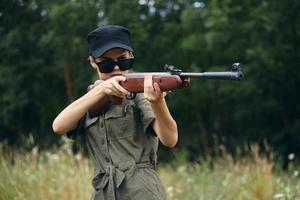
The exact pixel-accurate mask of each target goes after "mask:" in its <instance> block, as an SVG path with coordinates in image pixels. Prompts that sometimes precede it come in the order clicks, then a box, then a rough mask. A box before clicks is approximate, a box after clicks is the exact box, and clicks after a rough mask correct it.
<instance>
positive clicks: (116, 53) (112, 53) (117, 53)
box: [90, 48, 133, 80]
mask: <svg viewBox="0 0 300 200" xmlns="http://www.w3.org/2000/svg"><path fill="white" fill-rule="evenodd" d="M128 58H133V56H132V54H131V53H130V52H129V51H127V50H125V49H121V48H113V49H111V50H109V51H107V52H105V53H104V54H103V55H102V56H101V57H98V58H92V57H90V63H91V65H92V67H93V68H95V69H96V70H97V73H98V76H99V78H100V79H102V80H107V79H109V78H111V77H113V76H119V75H125V74H127V73H128V70H124V71H122V70H121V69H120V67H119V66H118V65H117V64H116V65H115V66H114V67H113V71H112V72H108V73H104V72H101V71H103V70H99V68H101V67H103V66H104V65H101V62H102V63H104V62H106V61H108V60H112V61H118V60H121V59H128ZM97 65H98V66H97Z"/></svg>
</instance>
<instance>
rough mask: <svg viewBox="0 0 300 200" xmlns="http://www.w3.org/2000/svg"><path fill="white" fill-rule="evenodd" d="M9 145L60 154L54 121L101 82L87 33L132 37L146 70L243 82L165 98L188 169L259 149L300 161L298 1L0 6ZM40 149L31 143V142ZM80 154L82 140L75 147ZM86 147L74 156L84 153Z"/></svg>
mask: <svg viewBox="0 0 300 200" xmlns="http://www.w3.org/2000/svg"><path fill="white" fill-rule="evenodd" d="M0 2H1V3H0V94H1V95H0V142H1V143H4V144H6V145H7V146H13V147H15V148H21V149H31V148H33V147H34V146H38V147H39V148H40V149H50V148H52V147H54V146H59V144H60V142H59V141H60V137H59V136H55V135H54V134H53V132H52V129H51V125H52V121H53V119H54V118H55V116H56V115H57V114H58V113H59V112H60V111H61V110H62V109H63V108H64V107H65V106H66V105H68V104H69V103H70V102H72V101H73V100H75V99H76V98H78V97H80V96H81V95H83V94H84V93H85V92H86V88H87V86H88V85H89V84H91V83H92V82H93V81H94V80H95V79H96V76H95V72H94V71H93V70H92V68H91V67H90V66H89V64H88V62H87V57H88V47H87V42H86V36H87V34H88V33H89V32H90V31H91V30H93V29H95V28H96V27H97V26H100V25H103V24H119V25H123V26H126V27H128V28H129V30H130V31H131V34H132V43H133V46H134V49H135V58H136V62H135V66H134V68H135V70H136V71H163V66H164V64H171V65H175V66H177V67H179V68H181V69H182V70H184V71H201V72H202V71H224V70H230V69H231V65H232V63H234V62H240V63H242V65H243V71H244V73H245V80H243V81H240V82H239V81H215V80H192V82H191V86H190V87H189V88H187V89H185V90H177V91H174V92H172V93H171V94H170V95H169V96H168V97H167V101H168V104H169V108H170V110H171V112H172V114H173V116H174V118H175V120H176V121H177V123H178V126H179V133H180V139H179V143H178V145H177V147H176V148H175V150H174V151H173V150H172V151H173V153H171V152H170V150H168V149H166V148H163V147H162V148H161V149H160V157H161V160H163V161H169V160H172V158H173V155H174V152H175V153H176V152H184V155H185V156H186V157H187V158H188V159H189V160H197V159H199V158H204V159H205V158H211V157H217V156H219V155H221V154H222V153H223V152H224V151H227V152H229V153H230V154H232V155H233V157H234V156H235V155H240V154H246V153H247V152H248V150H249V149H250V147H251V145H252V144H257V145H259V146H260V150H261V152H265V153H268V152H272V155H274V156H276V157H277V158H278V159H280V160H283V161H284V162H283V163H284V167H286V166H287V163H288V161H289V160H296V161H297V159H298V161H299V156H300V145H299V144H300V103H299V102H300V92H299V89H297V88H298V87H299V86H300V67H299V63H300V12H299V10H300V1H297V0H289V1H279V0H277V1H271V0H263V1H258V0H253V1H236V0H223V1H217V0H210V1H209V0H203V1H194V0H130V1H124V0H68V1H63V0H39V1H36V0H1V1H0ZM28 140H30V141H31V142H28ZM75 146H77V145H76V143H75ZM75 149H76V148H75Z"/></svg>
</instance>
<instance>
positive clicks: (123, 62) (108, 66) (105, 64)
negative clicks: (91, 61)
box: [96, 58, 134, 73]
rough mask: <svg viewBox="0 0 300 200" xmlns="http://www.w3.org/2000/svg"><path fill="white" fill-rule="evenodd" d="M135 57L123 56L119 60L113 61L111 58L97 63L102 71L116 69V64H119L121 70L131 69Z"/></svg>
mask: <svg viewBox="0 0 300 200" xmlns="http://www.w3.org/2000/svg"><path fill="white" fill-rule="evenodd" d="M133 60H134V58H122V59H119V60H118V61H113V60H112V59H110V58H105V60H103V61H101V62H98V63H96V64H97V66H98V68H99V71H100V72H101V73H111V72H112V71H114V68H115V66H116V65H118V67H119V69H120V70H121V71H125V70H129V69H131V68H132V65H133Z"/></svg>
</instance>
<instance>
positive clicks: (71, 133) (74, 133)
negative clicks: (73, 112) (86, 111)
mask: <svg viewBox="0 0 300 200" xmlns="http://www.w3.org/2000/svg"><path fill="white" fill-rule="evenodd" d="M85 120H86V115H84V116H83V117H82V118H81V119H80V120H79V122H78V124H77V127H76V128H75V129H74V130H71V131H69V132H67V133H66V134H65V135H66V137H67V138H69V139H72V140H75V139H76V138H77V137H78V136H80V135H82V134H83V132H84V129H85V128H84V127H85V126H84V124H85Z"/></svg>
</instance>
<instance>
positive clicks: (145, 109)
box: [135, 93, 155, 133]
mask: <svg viewBox="0 0 300 200" xmlns="http://www.w3.org/2000/svg"><path fill="white" fill-rule="evenodd" d="M135 103H136V105H137V107H138V109H139V111H140V117H141V122H142V125H143V129H144V132H145V133H146V132H148V131H151V132H153V133H154V130H153V129H152V127H151V123H152V122H153V120H154V119H155V116H154V113H153V111H152V108H151V105H150V103H149V101H147V100H146V99H145V97H144V94H143V93H139V94H137V95H136V98H135Z"/></svg>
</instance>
